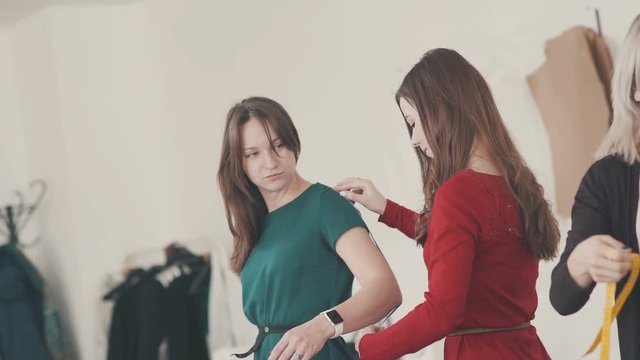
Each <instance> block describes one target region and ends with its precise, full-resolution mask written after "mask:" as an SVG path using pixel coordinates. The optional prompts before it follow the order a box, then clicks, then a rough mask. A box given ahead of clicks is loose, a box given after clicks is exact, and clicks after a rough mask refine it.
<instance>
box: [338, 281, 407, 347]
mask: <svg viewBox="0 0 640 360" xmlns="http://www.w3.org/2000/svg"><path fill="white" fill-rule="evenodd" d="M400 303H402V294H401V293H400V289H399V288H398V285H397V282H396V280H395V277H394V276H393V275H391V276H380V277H377V278H372V279H369V281H368V282H367V283H365V284H363V285H362V287H361V288H360V290H358V292H356V293H355V294H354V295H353V296H352V297H351V298H349V299H348V300H346V301H345V302H343V303H341V304H339V305H338V306H336V307H335V309H336V310H337V311H338V313H340V315H341V316H342V318H343V319H344V333H345V334H346V333H350V332H353V331H356V330H360V329H362V328H364V327H365V326H368V325H371V324H374V323H376V322H377V321H379V320H380V319H382V318H383V317H385V316H386V315H387V314H388V313H389V312H390V311H391V310H392V309H393V308H394V307H396V306H398V305H400Z"/></svg>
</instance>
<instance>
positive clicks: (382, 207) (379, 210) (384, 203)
mask: <svg viewBox="0 0 640 360" xmlns="http://www.w3.org/2000/svg"><path fill="white" fill-rule="evenodd" d="M386 208H387V199H385V198H382V201H381V202H380V204H379V205H378V208H377V209H376V210H375V213H376V214H378V215H380V216H382V214H384V211H385V209H386Z"/></svg>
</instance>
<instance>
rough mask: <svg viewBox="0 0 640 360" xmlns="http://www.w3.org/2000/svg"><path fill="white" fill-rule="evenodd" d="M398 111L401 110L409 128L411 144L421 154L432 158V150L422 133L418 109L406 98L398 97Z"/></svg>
mask: <svg viewBox="0 0 640 360" xmlns="http://www.w3.org/2000/svg"><path fill="white" fill-rule="evenodd" d="M400 111H402V115H404V121H406V122H407V124H408V125H409V127H410V128H411V146H413V147H415V148H418V149H420V151H422V153H423V154H425V155H426V156H428V157H430V158H433V151H431V147H429V144H428V143H427V138H426V136H425V135H424V129H423V128H422V121H420V115H418V110H416V108H415V107H414V106H413V105H411V103H410V102H409V101H407V99H405V98H400Z"/></svg>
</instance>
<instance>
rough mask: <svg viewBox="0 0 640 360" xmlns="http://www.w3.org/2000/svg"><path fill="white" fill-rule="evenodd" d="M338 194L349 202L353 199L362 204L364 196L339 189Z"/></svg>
mask: <svg viewBox="0 0 640 360" xmlns="http://www.w3.org/2000/svg"><path fill="white" fill-rule="evenodd" d="M340 195H342V196H343V197H344V198H345V199H347V200H349V201H351V202H354V201H355V202H357V203H360V204H362V201H363V198H364V195H361V194H358V193H356V192H354V191H340Z"/></svg>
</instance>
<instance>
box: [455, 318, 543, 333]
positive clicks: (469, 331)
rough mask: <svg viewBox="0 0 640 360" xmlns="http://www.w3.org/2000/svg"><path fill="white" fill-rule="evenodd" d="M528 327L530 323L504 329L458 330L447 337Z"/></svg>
mask: <svg viewBox="0 0 640 360" xmlns="http://www.w3.org/2000/svg"><path fill="white" fill-rule="evenodd" d="M530 325H531V322H529V321H527V322H523V323H522V324H518V325H516V326H511V327H505V328H473V329H458V330H456V331H454V332H452V333H451V334H449V336H462V335H474V334H485V333H492V332H502V331H513V330H520V329H524V328H526V327H529V326H530Z"/></svg>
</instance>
